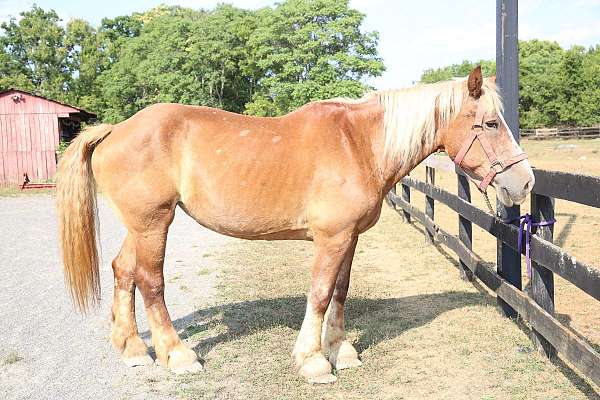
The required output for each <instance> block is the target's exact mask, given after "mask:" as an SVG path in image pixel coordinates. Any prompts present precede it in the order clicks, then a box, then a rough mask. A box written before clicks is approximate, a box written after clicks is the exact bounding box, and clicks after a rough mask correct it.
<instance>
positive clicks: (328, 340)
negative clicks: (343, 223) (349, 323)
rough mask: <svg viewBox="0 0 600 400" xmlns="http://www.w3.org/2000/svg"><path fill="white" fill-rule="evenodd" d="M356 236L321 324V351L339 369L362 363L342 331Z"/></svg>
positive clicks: (357, 365) (345, 258)
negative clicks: (323, 321)
mask: <svg viewBox="0 0 600 400" xmlns="http://www.w3.org/2000/svg"><path fill="white" fill-rule="evenodd" d="M357 239H358V238H354V240H353V242H352V244H351V246H350V248H349V249H348V252H347V253H346V256H345V257H344V262H343V263H342V267H341V268H340V272H339V274H338V277H337V281H336V284H335V291H334V292H333V296H332V298H331V302H330V303H329V307H328V308H327V313H326V314H325V323H324V324H323V333H322V337H321V346H322V350H323V353H324V354H326V355H327V356H328V357H329V361H330V362H331V364H333V366H335V369H337V370H341V369H346V368H352V367H359V366H361V365H362V363H361V362H360V360H359V359H358V353H357V352H356V350H355V349H354V347H353V346H352V344H351V343H350V342H349V341H347V340H346V334H345V331H344V304H345V302H346V296H347V295H348V286H349V284H350V270H351V268H352V259H353V258H354V250H355V249H356V242H357Z"/></svg>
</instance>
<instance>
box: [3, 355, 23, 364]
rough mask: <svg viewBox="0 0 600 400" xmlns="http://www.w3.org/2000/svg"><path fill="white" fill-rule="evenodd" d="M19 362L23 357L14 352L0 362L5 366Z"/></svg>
mask: <svg viewBox="0 0 600 400" xmlns="http://www.w3.org/2000/svg"><path fill="white" fill-rule="evenodd" d="M21 360H23V357H21V356H20V355H19V353H17V352H16V351H11V352H10V353H8V354H7V355H6V356H5V357H4V359H3V360H2V365H4V366H6V365H12V364H16V363H18V362H19V361H21Z"/></svg>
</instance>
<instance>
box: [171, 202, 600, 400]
mask: <svg viewBox="0 0 600 400" xmlns="http://www.w3.org/2000/svg"><path fill="white" fill-rule="evenodd" d="M358 246H359V247H358V251H357V253H356V257H355V264H354V267H353V275H352V282H351V289H350V298H349V299H348V301H347V332H348V337H349V338H350V339H351V340H352V341H353V342H354V343H355V346H356V348H357V350H358V351H359V353H360V356H361V358H362V360H363V362H364V365H363V367H361V368H358V369H354V370H345V371H341V372H339V373H337V376H338V381H337V383H335V384H334V385H331V386H313V385H309V384H307V383H305V382H304V381H303V380H302V379H301V378H300V377H299V376H298V375H297V374H296V372H295V370H294V368H293V367H292V363H291V351H292V348H293V345H294V341H295V339H296V335H297V334H298V330H299V328H300V324H301V322H302V318H303V315H304V308H305V293H306V291H307V289H308V277H309V267H310V262H311V255H312V254H311V253H312V249H311V244H310V243H305V242H293V241H288V242H243V241H239V242H237V243H236V244H234V245H232V246H230V247H228V248H227V249H226V250H225V251H223V252H222V253H219V254H215V255H214V256H213V259H214V260H215V261H217V263H218V264H219V265H220V267H219V268H217V269H214V268H213V269H211V272H215V273H216V274H217V276H218V298H217V299H216V302H215V304H214V305H212V306H210V307H208V308H205V309H199V310H197V311H196V312H195V313H194V314H193V315H191V316H186V317H185V318H190V319H189V320H187V328H185V329H184V332H183V334H182V336H184V337H187V338H188V340H189V341H190V342H192V343H197V344H196V346H195V350H196V351H197V352H198V353H199V354H200V355H201V357H202V358H203V359H204V363H205V368H206V371H205V372H204V373H202V374H199V375H192V376H184V377H181V378H178V381H177V386H178V390H179V393H178V394H179V395H180V396H181V397H183V398H186V399H213V398H215V399H238V398H244V399H250V400H252V399H264V398H267V397H268V398H273V399H315V398H317V399H338V398H339V399H345V400H349V399H365V398H369V399H423V398H428V399H441V398H452V399H482V398H490V399H564V398H569V399H586V398H588V399H589V398H592V399H594V398H596V399H597V398H599V397H598V395H597V393H595V392H594V387H592V386H591V385H590V384H589V383H587V382H586V381H584V380H582V379H581V378H579V377H578V376H577V375H576V374H575V373H574V372H573V371H572V370H571V369H569V367H567V366H566V365H564V364H561V363H557V362H555V363H553V362H550V361H548V360H545V359H544V358H542V357H541V356H539V355H538V354H537V352H535V351H528V349H531V346H532V344H531V341H530V340H529V337H528V330H527V329H526V327H524V326H523V324H515V323H514V322H512V321H510V320H507V319H504V318H502V317H500V315H499V314H498V312H497V311H496V307H495V304H496V302H495V299H494V298H492V297H490V296H489V295H488V294H487V293H486V292H485V291H482V290H478V289H477V287H476V286H474V285H472V284H470V283H466V282H463V281H461V280H460V279H459V278H458V271H457V269H456V260H454V259H452V258H450V257H449V256H447V255H446V254H444V253H441V252H439V251H438V250H437V249H436V248H435V247H433V246H430V245H426V244H425V243H424V239H423V233H422V231H421V230H420V229H419V228H418V227H417V226H414V225H405V224H401V223H400V219H399V217H398V216H397V215H396V214H394V213H393V212H392V211H391V210H389V209H387V208H386V209H384V212H383V214H382V218H381V221H380V222H379V223H378V224H377V226H376V227H374V228H373V229H372V230H371V231H369V232H368V233H366V234H365V235H363V236H361V240H360V241H359V245H358Z"/></svg>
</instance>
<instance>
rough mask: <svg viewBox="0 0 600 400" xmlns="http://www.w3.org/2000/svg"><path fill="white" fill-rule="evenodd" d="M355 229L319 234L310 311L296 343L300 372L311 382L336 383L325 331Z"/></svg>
mask: <svg viewBox="0 0 600 400" xmlns="http://www.w3.org/2000/svg"><path fill="white" fill-rule="evenodd" d="M354 237H355V234H354V233H353V232H351V231H350V232H342V233H338V234H335V235H324V234H319V235H315V238H314V242H315V260H314V264H313V267H312V271H311V286H310V292H309V294H308V299H307V304H306V315H305V316H304V321H303V322H302V327H301V328H300V334H299V335H298V340H297V341H296V346H295V347H294V353H293V355H294V360H295V362H296V366H297V367H298V369H299V373H300V375H302V376H304V377H305V378H306V379H308V381H309V382H311V383H332V382H335V380H336V378H335V376H334V375H333V374H332V373H331V369H332V368H331V364H330V363H329V361H327V359H326V358H325V356H324V355H323V353H322V348H321V331H322V329H323V319H324V316H325V311H326V310H327V307H328V305H329V302H330V301H331V296H332V294H333V291H334V288H335V283H336V279H337V276H338V273H339V271H340V267H341V265H342V262H343V261H344V258H345V256H346V254H347V252H348V250H349V249H350V248H352V243H353V242H354V241H355V239H354Z"/></svg>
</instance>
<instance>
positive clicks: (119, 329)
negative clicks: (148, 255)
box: [110, 234, 153, 367]
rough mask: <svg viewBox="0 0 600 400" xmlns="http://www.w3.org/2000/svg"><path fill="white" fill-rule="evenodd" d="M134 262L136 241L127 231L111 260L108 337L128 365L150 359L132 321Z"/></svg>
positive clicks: (150, 361) (135, 364) (133, 319)
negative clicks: (110, 302) (109, 330)
mask: <svg viewBox="0 0 600 400" xmlns="http://www.w3.org/2000/svg"><path fill="white" fill-rule="evenodd" d="M135 265H136V264H135V243H134V240H133V237H132V236H131V235H130V234H129V235H127V237H126V238H125V242H124V243H123V247H121V251H120V252H119V254H118V255H117V257H116V258H115V259H114V261H113V263H112V267H113V273H114V277H115V289H114V301H113V307H112V317H113V327H112V332H111V335H110V339H111V342H112V344H113V346H114V347H115V349H117V351H119V352H120V353H121V356H122V357H123V361H124V362H125V364H127V365H128V366H130V367H133V366H137V365H148V364H152V363H153V360H152V358H151V357H150V356H149V355H148V348H147V347H146V344H145V343H144V341H143V340H142V339H141V338H140V337H139V335H138V330H137V324H136V321H135V282H134V274H135Z"/></svg>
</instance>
